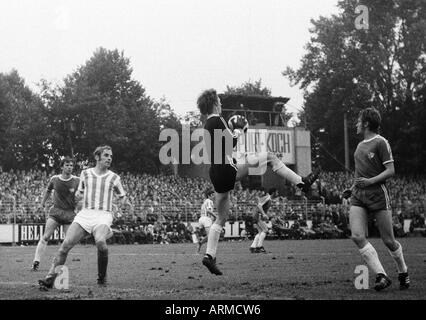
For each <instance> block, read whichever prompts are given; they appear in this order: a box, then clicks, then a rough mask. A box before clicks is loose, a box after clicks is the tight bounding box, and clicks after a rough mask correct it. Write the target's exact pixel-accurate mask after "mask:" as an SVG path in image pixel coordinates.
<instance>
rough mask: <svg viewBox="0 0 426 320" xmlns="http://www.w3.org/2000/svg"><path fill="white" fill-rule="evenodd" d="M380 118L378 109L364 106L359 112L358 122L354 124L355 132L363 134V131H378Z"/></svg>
mask: <svg viewBox="0 0 426 320" xmlns="http://www.w3.org/2000/svg"><path fill="white" fill-rule="evenodd" d="M381 122H382V118H381V117H380V113H379V111H377V109H375V108H366V109H363V110H361V111H360V112H359V115H358V122H357V125H356V128H357V133H358V134H363V133H364V132H366V131H367V130H368V131H371V132H375V133H377V132H379V128H380V124H381Z"/></svg>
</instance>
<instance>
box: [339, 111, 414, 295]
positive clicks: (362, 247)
mask: <svg viewBox="0 0 426 320" xmlns="http://www.w3.org/2000/svg"><path fill="white" fill-rule="evenodd" d="M380 123H381V117H380V114H379V112H378V111H377V110H376V109H374V108H367V109H364V110H361V112H360V114H359V118H358V123H357V133H358V134H361V135H363V137H364V140H363V141H361V142H360V143H359V144H358V146H357V148H356V151H355V154H354V158H355V184H354V186H353V187H352V190H346V191H345V193H344V194H345V195H346V196H347V197H349V196H350V195H351V199H350V204H351V207H350V211H349V222H350V227H351V232H352V240H353V241H354V242H355V244H356V245H357V247H358V249H359V252H360V254H361V256H362V257H363V258H364V261H365V262H366V263H367V265H368V267H369V268H370V269H371V270H372V271H374V273H375V274H376V284H375V287H374V289H375V290H377V291H380V290H383V289H385V288H387V287H389V286H390V285H391V283H392V282H391V280H390V279H389V277H388V276H387V274H386V272H385V270H384V268H383V266H382V264H381V263H380V260H379V257H378V255H377V252H376V249H374V247H373V246H372V245H371V243H370V242H368V240H367V239H366V234H367V231H368V230H367V228H366V226H367V222H368V216H369V215H373V216H374V217H375V218H376V221H377V226H378V228H379V231H380V236H381V238H382V240H383V242H384V244H385V245H386V247H387V248H388V250H389V253H390V255H391V256H392V258H393V259H394V260H395V264H396V267H397V269H398V273H399V274H398V280H399V285H400V289H401V290H403V289H408V287H409V286H410V279H409V277H408V271H407V265H406V264H405V261H404V255H403V253H402V246H401V244H400V243H399V242H398V241H396V240H395V237H394V234H393V226H392V211H391V210H392V209H391V207H390V201H389V194H388V191H387V188H386V180H387V179H389V178H391V177H392V176H393V175H394V174H395V167H394V161H393V157H392V151H391V148H390V146H389V143H388V141H387V140H386V139H385V138H383V137H382V136H380V135H379V134H378V130H379V128H380Z"/></svg>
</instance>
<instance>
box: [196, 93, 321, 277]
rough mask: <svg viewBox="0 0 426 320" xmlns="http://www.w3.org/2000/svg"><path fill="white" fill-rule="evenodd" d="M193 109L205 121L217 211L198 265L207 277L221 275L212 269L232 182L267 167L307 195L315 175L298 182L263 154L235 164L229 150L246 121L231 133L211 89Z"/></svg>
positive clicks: (280, 165) (280, 164) (225, 216)
mask: <svg viewBox="0 0 426 320" xmlns="http://www.w3.org/2000/svg"><path fill="white" fill-rule="evenodd" d="M197 106H198V109H199V110H200V112H201V114H202V115H203V116H206V118H207V120H206V122H205V125H204V129H205V132H204V143H205V145H206V147H207V154H208V159H209V161H210V163H211V166H210V171H209V175H210V180H211V182H212V184H213V187H214V189H215V199H216V208H217V211H218V217H217V219H216V221H215V222H214V223H213V225H212V226H211V227H210V230H209V234H208V240H207V250H206V254H205V256H204V258H203V260H202V263H203V264H204V265H205V266H206V267H207V268H208V269H209V271H210V272H211V273H213V274H216V275H221V274H222V272H221V271H220V270H219V268H218V267H217V265H216V251H217V246H218V242H219V238H220V234H221V232H222V228H223V226H224V224H225V222H226V219H227V217H228V213H229V206H230V191H231V190H233V189H234V185H235V181H237V180H241V179H242V178H243V177H245V176H247V175H248V174H249V173H250V170H252V168H254V169H255V168H259V167H262V166H263V167H265V166H266V165H269V166H271V168H272V170H273V171H274V172H275V174H277V175H278V176H280V177H281V178H283V179H286V180H288V181H290V182H292V183H293V184H295V185H297V186H298V187H300V188H301V189H302V190H304V191H307V190H308V189H309V188H310V186H311V184H312V183H313V182H314V181H315V180H316V179H317V177H318V175H317V174H310V175H309V176H307V177H304V178H302V177H300V176H299V175H297V174H296V173H294V172H293V171H292V170H290V169H289V168H287V166H286V165H285V164H284V163H283V162H282V161H280V160H279V159H278V158H277V157H276V156H275V155H274V154H272V153H268V154H264V155H261V156H260V157H256V156H254V157H252V158H251V160H249V161H247V163H243V164H237V162H236V160H235V159H233V158H232V146H234V147H235V145H236V143H237V139H238V137H239V135H241V134H242V133H243V128H244V127H246V125H247V122H246V121H247V120H245V119H243V118H242V117H239V120H238V122H237V123H236V126H235V127H234V128H233V129H234V131H233V132H232V131H231V130H230V129H229V127H228V124H227V123H226V121H225V120H224V119H223V118H222V117H221V116H220V114H221V112H222V110H221V102H220V99H219V97H218V95H217V93H216V90H214V89H210V90H206V91H204V92H203V93H202V94H201V95H200V96H199V98H198V100H197ZM244 120H245V121H244ZM218 133H219V135H218ZM229 140H231V148H229V147H228V146H229ZM247 159H248V157H247ZM251 173H253V171H252V172H251Z"/></svg>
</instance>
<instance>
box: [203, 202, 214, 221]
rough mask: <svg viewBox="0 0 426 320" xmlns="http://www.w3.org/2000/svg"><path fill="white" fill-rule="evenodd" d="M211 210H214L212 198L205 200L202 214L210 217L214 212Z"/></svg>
mask: <svg viewBox="0 0 426 320" xmlns="http://www.w3.org/2000/svg"><path fill="white" fill-rule="evenodd" d="M209 212H213V201H212V200H210V199H206V200H204V203H203V204H202V206H201V216H202V217H204V216H206V217H210V216H211V215H212V214H211V213H209Z"/></svg>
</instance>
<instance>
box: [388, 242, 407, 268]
mask: <svg viewBox="0 0 426 320" xmlns="http://www.w3.org/2000/svg"><path fill="white" fill-rule="evenodd" d="M389 253H390V255H391V256H392V258H393V260H395V264H396V267H397V269H398V272H399V273H405V272H407V265H406V264H405V261H404V255H403V254H402V246H401V244H400V243H399V242H398V249H396V250H395V251H390V250H389Z"/></svg>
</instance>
